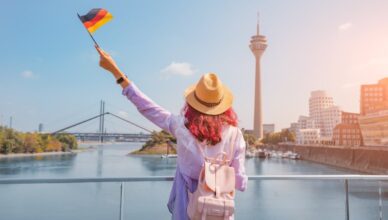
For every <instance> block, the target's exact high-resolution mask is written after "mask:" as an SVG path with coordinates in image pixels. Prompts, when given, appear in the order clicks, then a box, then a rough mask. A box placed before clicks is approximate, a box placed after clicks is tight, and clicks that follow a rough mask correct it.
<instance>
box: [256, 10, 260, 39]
mask: <svg viewBox="0 0 388 220" xmlns="http://www.w3.org/2000/svg"><path fill="white" fill-rule="evenodd" d="M259 33H260V12H259V11H257V35H259Z"/></svg>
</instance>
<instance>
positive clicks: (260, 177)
mask: <svg viewBox="0 0 388 220" xmlns="http://www.w3.org/2000/svg"><path fill="white" fill-rule="evenodd" d="M172 180H174V177H173V176H135V177H91V178H88V177H87V178H36V179H35V178H32V179H19V178H4V179H2V178H0V184H43V183H109V182H111V183H112V182H150V181H151V182H153V181H172ZM248 180H252V181H257V180H374V181H388V175H250V176H248Z"/></svg>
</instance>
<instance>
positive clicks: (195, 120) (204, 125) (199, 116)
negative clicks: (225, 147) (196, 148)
mask: <svg viewBox="0 0 388 220" xmlns="http://www.w3.org/2000/svg"><path fill="white" fill-rule="evenodd" d="M183 112H184V115H185V118H186V122H185V126H186V128H187V129H188V130H189V131H190V132H191V134H193V135H194V137H195V138H197V140H198V141H200V142H203V141H206V143H207V144H209V145H216V144H217V143H219V142H221V134H222V126H223V125H231V126H237V124H238V121H237V114H236V113H235V112H234V111H233V109H232V108H229V109H228V110H226V111H225V112H224V113H222V114H220V115H207V114H204V113H201V112H199V111H197V110H195V109H194V108H193V107H191V106H190V105H189V104H186V106H185V108H184V109H183Z"/></svg>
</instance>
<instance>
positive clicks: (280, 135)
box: [262, 129, 295, 144]
mask: <svg viewBox="0 0 388 220" xmlns="http://www.w3.org/2000/svg"><path fill="white" fill-rule="evenodd" d="M286 141H290V142H293V141H295V135H294V133H292V132H290V131H289V130H288V129H286V130H283V131H281V132H275V133H269V134H266V135H265V136H264V138H263V140H262V142H263V143H264V144H278V143H280V142H286Z"/></svg>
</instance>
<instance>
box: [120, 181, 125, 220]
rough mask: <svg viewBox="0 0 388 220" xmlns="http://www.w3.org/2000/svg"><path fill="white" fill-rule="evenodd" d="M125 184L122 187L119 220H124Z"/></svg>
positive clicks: (122, 183)
mask: <svg viewBox="0 0 388 220" xmlns="http://www.w3.org/2000/svg"><path fill="white" fill-rule="evenodd" d="M123 212H124V182H121V185H120V216H119V220H124V214H123Z"/></svg>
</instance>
